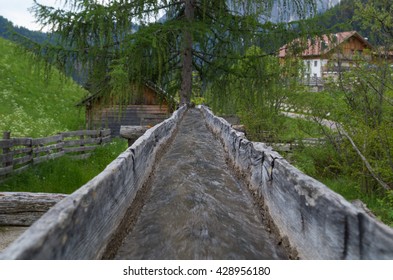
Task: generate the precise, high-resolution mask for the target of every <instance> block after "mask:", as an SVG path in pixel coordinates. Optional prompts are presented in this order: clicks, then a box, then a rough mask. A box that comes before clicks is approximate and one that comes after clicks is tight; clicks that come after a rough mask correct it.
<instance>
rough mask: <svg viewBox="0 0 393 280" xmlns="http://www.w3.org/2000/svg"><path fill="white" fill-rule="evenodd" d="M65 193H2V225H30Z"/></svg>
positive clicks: (0, 218) (0, 224)
mask: <svg viewBox="0 0 393 280" xmlns="http://www.w3.org/2000/svg"><path fill="white" fill-rule="evenodd" d="M65 197H67V195H65V194H45V193H0V226H30V225H31V224H32V223H33V222H35V221H36V220H37V219H39V218H40V217H41V216H42V215H43V214H44V213H45V212H46V211H48V210H49V209H50V208H51V207H52V206H53V205H55V204H56V203H57V202H59V201H61V200H62V199H64V198H65Z"/></svg>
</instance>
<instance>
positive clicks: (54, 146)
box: [33, 142, 64, 154]
mask: <svg viewBox="0 0 393 280" xmlns="http://www.w3.org/2000/svg"><path fill="white" fill-rule="evenodd" d="M63 147H64V142H61V143H57V144H52V145H49V146H45V147H37V148H34V149H33V153H34V154H39V153H45V152H50V151H53V150H59V149H62V148H63Z"/></svg>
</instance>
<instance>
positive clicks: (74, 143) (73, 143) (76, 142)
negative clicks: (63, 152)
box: [64, 138, 101, 147]
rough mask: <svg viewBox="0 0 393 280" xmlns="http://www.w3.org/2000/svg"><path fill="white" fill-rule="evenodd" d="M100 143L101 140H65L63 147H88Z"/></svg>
mask: <svg viewBox="0 0 393 280" xmlns="http://www.w3.org/2000/svg"><path fill="white" fill-rule="evenodd" d="M99 143H101V138H88V139H80V140H67V141H64V147H72V146H80V145H89V144H99Z"/></svg>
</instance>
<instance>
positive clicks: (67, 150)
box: [64, 146, 97, 153]
mask: <svg viewBox="0 0 393 280" xmlns="http://www.w3.org/2000/svg"><path fill="white" fill-rule="evenodd" d="M96 148H97V146H83V147H71V148H64V152H65V153H80V152H90V151H93V150H95V149H96Z"/></svg>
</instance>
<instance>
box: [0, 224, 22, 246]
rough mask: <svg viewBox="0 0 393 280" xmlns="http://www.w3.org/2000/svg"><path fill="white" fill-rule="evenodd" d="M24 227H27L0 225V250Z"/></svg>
mask: <svg viewBox="0 0 393 280" xmlns="http://www.w3.org/2000/svg"><path fill="white" fill-rule="evenodd" d="M26 229H28V227H11V226H10V227H9V226H0V252H1V251H3V250H4V249H5V248H7V246H8V245H10V244H11V243H12V242H13V241H14V240H15V239H17V238H18V237H19V236H20V235H21V234H22V233H24V232H25V230H26Z"/></svg>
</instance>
